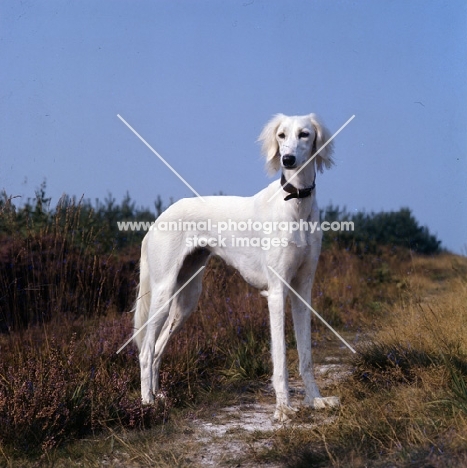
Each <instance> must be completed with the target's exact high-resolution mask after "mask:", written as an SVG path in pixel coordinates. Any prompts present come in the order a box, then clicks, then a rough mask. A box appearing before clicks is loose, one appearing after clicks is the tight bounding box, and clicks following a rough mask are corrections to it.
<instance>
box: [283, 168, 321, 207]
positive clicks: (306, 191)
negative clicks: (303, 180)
mask: <svg viewBox="0 0 467 468" xmlns="http://www.w3.org/2000/svg"><path fill="white" fill-rule="evenodd" d="M281 185H282V188H283V189H284V190H285V191H286V192H287V193H289V194H290V195H287V196H286V197H285V198H284V200H286V201H287V200H290V199H292V198H307V197H309V196H310V195H311V192H313V190H314V189H315V187H316V172H315V178H314V179H313V183H312V184H311V187H307V188H303V189H299V188H297V187H295V186H293V185H292V184H290V183H289V182H287V179H286V178H285V176H284V173H282V177H281Z"/></svg>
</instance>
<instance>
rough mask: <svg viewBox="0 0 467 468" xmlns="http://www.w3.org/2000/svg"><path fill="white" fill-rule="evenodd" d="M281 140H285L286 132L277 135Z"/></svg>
mask: <svg viewBox="0 0 467 468" xmlns="http://www.w3.org/2000/svg"><path fill="white" fill-rule="evenodd" d="M277 136H278V137H279V138H280V139H281V140H283V139H284V138H285V133H284V132H281V133H279V135H277Z"/></svg>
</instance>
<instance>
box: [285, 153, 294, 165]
mask: <svg viewBox="0 0 467 468" xmlns="http://www.w3.org/2000/svg"><path fill="white" fill-rule="evenodd" d="M295 161H296V158H295V156H294V155H293V154H284V156H282V164H283V166H284V167H293V166H294V165H295Z"/></svg>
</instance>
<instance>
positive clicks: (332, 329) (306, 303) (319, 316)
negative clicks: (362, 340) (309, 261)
mask: <svg viewBox="0 0 467 468" xmlns="http://www.w3.org/2000/svg"><path fill="white" fill-rule="evenodd" d="M268 268H269V269H270V270H271V271H272V272H273V273H274V274H275V275H276V276H277V277H278V278H279V279H280V280H281V281H282V282H283V283H284V284H285V285H286V286H287V287H288V288H289V289H290V290H291V291H292V292H293V293H294V294H295V295H296V296H297V297H298V298H299V299H300V300H301V301H302V302H303V303H304V304H305V305H306V306H307V307H308V308H309V309H310V310H311V311H312V312H313V313H314V314H315V315H316V316H317V317H318V318H319V319H320V320H321V321H322V322H323V323H324V324H325V325H326V326H327V327H328V328H329V329H330V330H331V331H332V332H333V333H334V334H335V335H336V336H337V337H338V338H339V339H340V340H341V341H342V343H344V344H345V346H347V348H349V349H350V351H352V353H354V354H355V353H356V352H357V351H355V349H353V348H352V346H350V345H349V343H347V341H345V340H344V338H342V336H340V335H339V333H337V332H336V330H334V328H332V327H331V325H329V323H328V322H326V320H324V319H323V317H321V315H319V314H318V312H316V310H315V309H313V307H311V305H310V304H308V302H306V301H305V299H303V297H302V296H300V294H298V292H297V291H295V289H294V288H292V286H290V284H288V283H287V281H285V279H283V278H282V277H281V276H280V275H279V273H277V271H276V270H274V268H272V267H270V266H268Z"/></svg>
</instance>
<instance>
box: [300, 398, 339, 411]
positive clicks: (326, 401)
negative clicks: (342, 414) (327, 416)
mask: <svg viewBox="0 0 467 468" xmlns="http://www.w3.org/2000/svg"><path fill="white" fill-rule="evenodd" d="M305 404H306V405H308V406H311V407H312V408H314V409H318V410H319V409H325V408H338V407H339V406H340V401H339V397H335V396H330V397H317V398H313V399H312V400H311V401H310V400H305Z"/></svg>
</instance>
